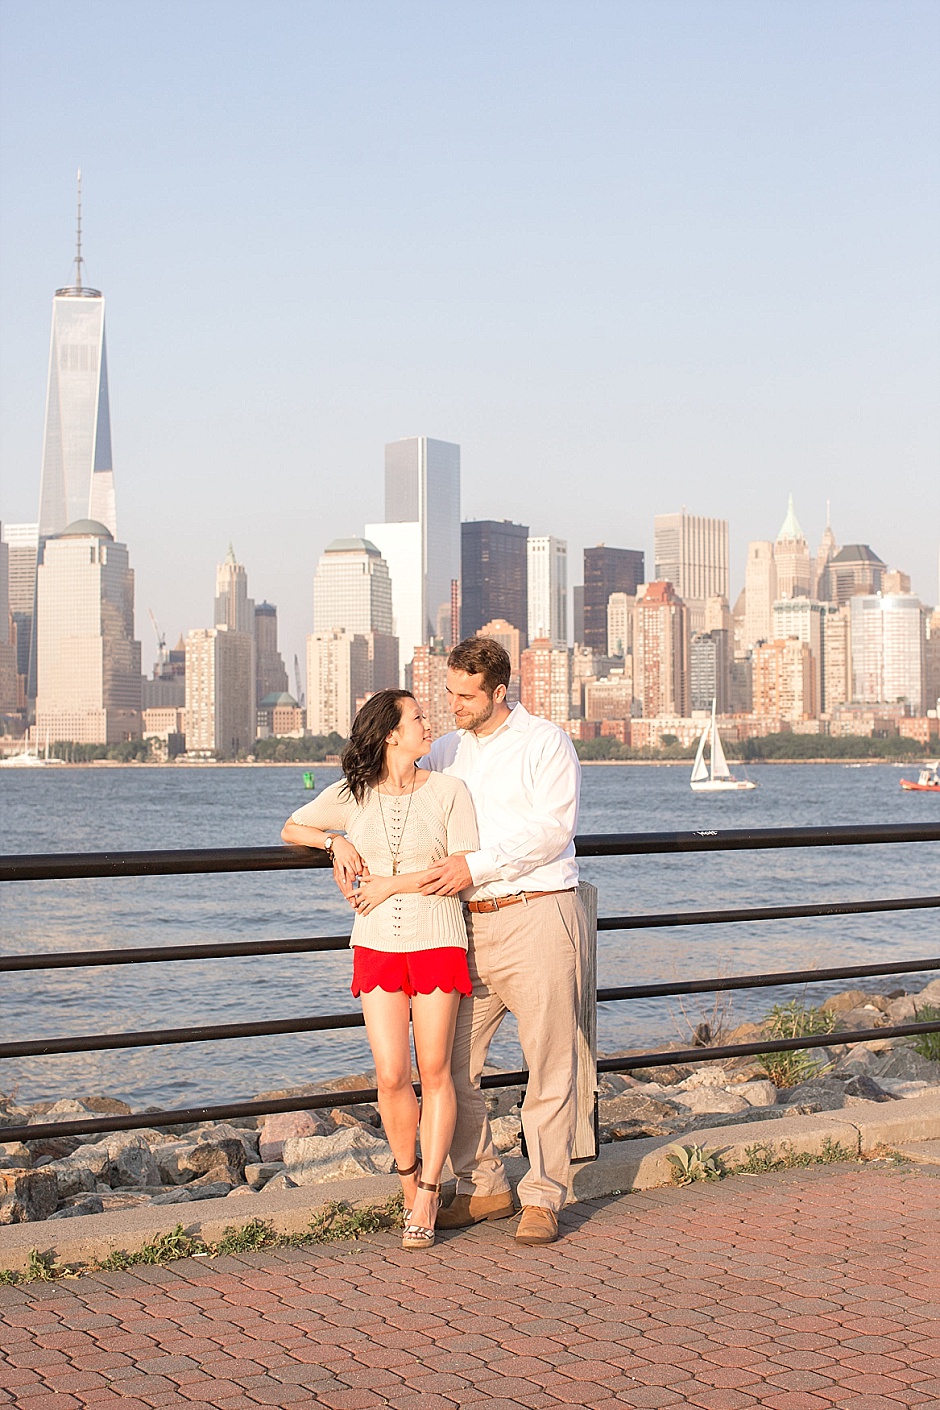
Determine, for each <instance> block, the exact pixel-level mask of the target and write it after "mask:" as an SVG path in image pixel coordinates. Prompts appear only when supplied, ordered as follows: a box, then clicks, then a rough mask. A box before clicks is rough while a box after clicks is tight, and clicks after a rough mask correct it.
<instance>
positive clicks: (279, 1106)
mask: <svg viewBox="0 0 940 1410" xmlns="http://www.w3.org/2000/svg"><path fill="white" fill-rule="evenodd" d="M938 1032H940V1020H936V1021H934V1022H931V1023H905V1024H899V1025H898V1026H897V1027H895V1028H891V1029H887V1028H865V1029H861V1030H856V1031H854V1032H851V1031H850V1032H845V1033H825V1034H812V1035H809V1036H806V1037H802V1038H768V1039H764V1040H763V1041H761V1042H757V1043H734V1044H726V1045H725V1046H723V1047H712V1048H682V1049H677V1050H673V1051H672V1052H658V1053H633V1054H631V1055H630V1056H629V1057H613V1058H600V1059H599V1060H598V1063H597V1070H598V1072H631V1071H634V1070H635V1069H637V1068H640V1069H642V1068H654V1067H671V1066H673V1065H675V1066H682V1067H685V1066H688V1065H690V1064H694V1065H696V1066H698V1065H700V1064H701V1063H703V1062H717V1061H720V1060H722V1059H724V1058H737V1057H753V1056H760V1054H762V1053H786V1052H796V1051H799V1050H802V1049H804V1048H834V1047H842V1046H846V1047H850V1046H851V1045H852V1044H853V1043H868V1042H872V1041H873V1040H874V1041H877V1040H878V1039H882V1038H886V1037H898V1038H900V1037H907V1036H914V1035H916V1034H919V1033H938ZM528 1078H529V1074H528V1072H527V1071H526V1070H525V1069H522V1070H520V1071H518V1072H496V1073H489V1074H487V1075H486V1076H484V1077H482V1078H481V1079H480V1086H481V1087H483V1088H484V1089H485V1090H493V1089H497V1088H501V1087H522V1086H525V1084H526V1082H527V1081H528ZM415 1091H416V1092H418V1093H419V1094H420V1091H421V1086H420V1083H415ZM377 1097H378V1093H377V1091H376V1089H375V1088H374V1087H368V1088H362V1089H360V1090H358V1091H353V1092H350V1091H346V1092H313V1093H311V1094H310V1095H308V1096H300V1097H275V1098H271V1099H270V1100H263V1099H262V1100H256V1101H248V1102H227V1103H223V1104H220V1105H216V1106H197V1107H180V1108H178V1109H176V1110H173V1111H148V1112H141V1113H139V1114H135V1113H131V1114H130V1115H128V1116H97V1117H92V1118H85V1119H83V1120H77V1121H54V1122H53V1121H49V1122H40V1121H37V1122H34V1123H30V1124H29V1125H25V1126H4V1127H0V1132H2V1134H3V1139H4V1140H5V1141H38V1140H46V1139H48V1138H50V1137H55V1136H86V1135H96V1134H100V1133H104V1132H108V1131H135V1130H141V1129H145V1128H149V1127H154V1128H157V1129H159V1128H160V1127H163V1126H184V1125H192V1124H193V1123H198V1122H204V1121H205V1122H208V1121H224V1120H226V1119H228V1118H230V1117H245V1116H250V1117H258V1116H270V1115H273V1114H274V1113H276V1112H282V1111H321V1110H323V1109H324V1108H329V1109H332V1108H334V1107H344V1106H358V1105H359V1104H360V1103H364V1102H370V1103H371V1102H374V1101H376V1100H377Z"/></svg>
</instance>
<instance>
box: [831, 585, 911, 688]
mask: <svg viewBox="0 0 940 1410" xmlns="http://www.w3.org/2000/svg"><path fill="white" fill-rule="evenodd" d="M849 610H850V623H851V627H850V630H851V650H852V699H853V701H855V702H856V703H858V704H881V703H885V704H890V705H894V704H903V705H905V706H906V707H907V713H909V714H911V715H923V714H924V713H925V697H926V690H925V687H926V631H925V612H924V608H923V606H922V604H921V602H920V599H919V598H917V597H914V596H913V594H911V593H896V594H893V595H891V596H886V595H880V594H873V595H865V596H855V597H852V598H850V600H849Z"/></svg>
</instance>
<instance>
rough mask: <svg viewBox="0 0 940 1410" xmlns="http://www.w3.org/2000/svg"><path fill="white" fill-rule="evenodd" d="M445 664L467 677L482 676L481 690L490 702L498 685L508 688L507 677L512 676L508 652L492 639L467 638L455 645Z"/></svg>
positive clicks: (486, 637) (482, 637) (481, 637)
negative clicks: (464, 673) (462, 672)
mask: <svg viewBox="0 0 940 1410" xmlns="http://www.w3.org/2000/svg"><path fill="white" fill-rule="evenodd" d="M447 664H448V666H450V667H451V669H452V670H454V671H464V672H466V674H467V675H468V676H482V677H483V689H484V690H485V691H486V693H487V695H488V696H489V697H490V699H491V700H492V698H493V692H494V690H495V689H496V687H497V686H498V685H504V686H506V688H507V689H508V688H509V677H510V676H511V675H512V662H511V661H510V659H509V652H508V651H507V650H506V648H505V647H504V646H500V644H499V642H498V641H494V640H493V638H492V637H489V636H468V637H467V638H466V639H465V640H464V641H461V642H458V643H457V645H456V646H455V647H454V649H453V651H452V652H451V653H450V655H449V656H448V658H447Z"/></svg>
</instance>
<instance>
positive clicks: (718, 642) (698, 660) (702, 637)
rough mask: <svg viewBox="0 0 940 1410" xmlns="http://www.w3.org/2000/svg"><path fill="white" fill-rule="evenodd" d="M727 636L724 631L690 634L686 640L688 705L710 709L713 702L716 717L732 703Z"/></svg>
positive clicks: (694, 709)
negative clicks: (687, 640) (687, 643)
mask: <svg viewBox="0 0 940 1410" xmlns="http://www.w3.org/2000/svg"><path fill="white" fill-rule="evenodd" d="M729 650H730V648H729V637H728V633H727V632H725V631H720V630H718V631H710V632H693V633H692V634H691V638H690V641H689V705H690V708H691V710H692V711H693V713H694V711H696V710H710V709H711V708H712V701H713V700H714V701H715V702H716V706H715V708H716V710H717V711H718V714H719V715H724V714H726V713H727V712H728V710H729V708H730V704H731V698H730V697H731V692H730V685H731V673H730V670H729V667H730V661H729Z"/></svg>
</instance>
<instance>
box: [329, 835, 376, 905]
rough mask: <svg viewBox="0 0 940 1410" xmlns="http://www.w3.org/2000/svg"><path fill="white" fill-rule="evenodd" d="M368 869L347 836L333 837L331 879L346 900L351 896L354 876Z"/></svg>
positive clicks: (360, 874)
mask: <svg viewBox="0 0 940 1410" xmlns="http://www.w3.org/2000/svg"><path fill="white" fill-rule="evenodd" d="M368 870H369V869H368V867H367V866H366V864H365V862H364V861H363V860H362V858H361V857H360V855H359V853H358V852H357V851H356V849H355V847H354V846H353V845H352V843H351V842H350V840H349V838H348V837H334V839H333V880H334V881H335V882H336V884H337V886H338V887H339V889H340V891H342V893H343V895H344V896H345V897H346V900H347V901H348V900H350V899H351V898H352V895H353V889H354V884H355V881H356V877H357V876H362V874H363V872H367V871H368Z"/></svg>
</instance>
